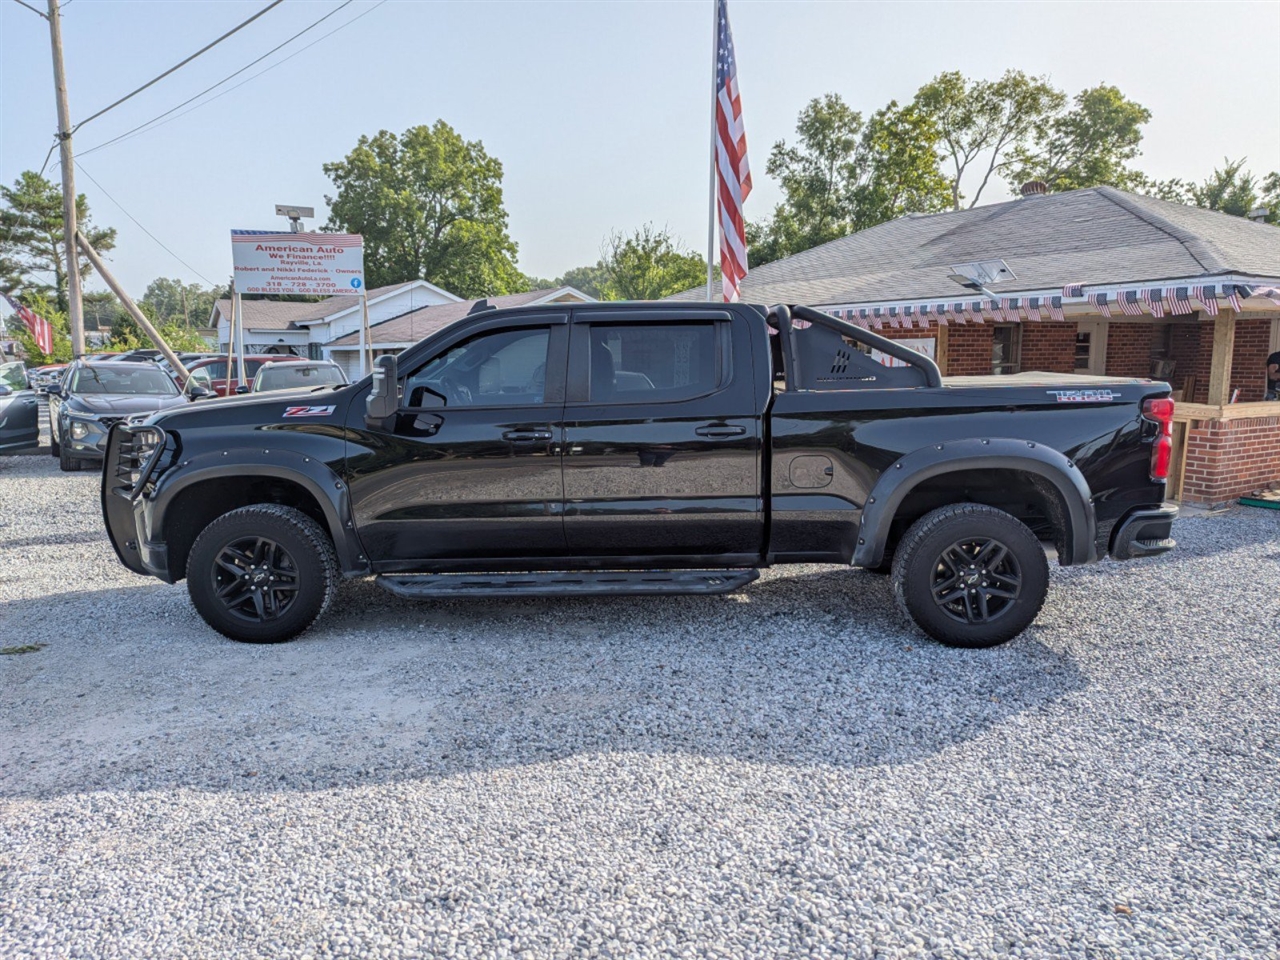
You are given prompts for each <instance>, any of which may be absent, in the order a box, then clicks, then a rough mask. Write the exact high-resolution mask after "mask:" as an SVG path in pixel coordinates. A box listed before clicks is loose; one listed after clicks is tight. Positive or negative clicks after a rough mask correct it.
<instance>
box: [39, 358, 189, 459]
mask: <svg viewBox="0 0 1280 960" xmlns="http://www.w3.org/2000/svg"><path fill="white" fill-rule="evenodd" d="M186 403H187V398H186V397H184V396H183V395H182V393H181V391H179V390H178V388H177V386H176V385H175V384H174V382H173V381H172V380H170V379H169V378H168V377H167V376H165V374H164V372H163V371H162V370H159V369H157V367H156V366H155V364H152V363H136V362H129V361H113V360H106V361H102V362H99V363H88V362H86V361H84V360H77V361H75V362H74V363H72V364H71V366H70V367H69V369H68V370H67V373H66V375H65V376H64V377H63V379H62V382H61V383H60V384H55V385H54V386H52V387H50V388H49V431H50V434H51V436H52V445H53V451H52V452H53V455H54V456H55V457H57V458H58V465H59V466H60V467H61V468H62V469H63V470H79V469H80V467H81V466H82V465H83V464H84V463H85V462H91V461H99V460H101V459H102V456H103V452H104V451H105V450H106V444H107V432H108V431H109V430H110V429H111V426H112V425H113V424H116V423H122V422H126V421H128V422H131V423H141V422H142V421H143V420H145V419H147V418H148V417H150V416H151V415H152V414H154V413H156V412H158V411H160V410H167V409H169V408H171V407H178V406H184V405H185V404H186Z"/></svg>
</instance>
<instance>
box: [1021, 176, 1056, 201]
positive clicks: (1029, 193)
mask: <svg viewBox="0 0 1280 960" xmlns="http://www.w3.org/2000/svg"><path fill="white" fill-rule="evenodd" d="M1020 192H1021V194H1022V196H1023V198H1024V199H1025V198H1027V197H1043V196H1045V195H1046V194H1048V192H1049V185H1048V184H1047V183H1045V182H1044V181H1043V180H1028V181H1027V182H1026V183H1024V184H1023V185H1022V189H1021V191H1020Z"/></svg>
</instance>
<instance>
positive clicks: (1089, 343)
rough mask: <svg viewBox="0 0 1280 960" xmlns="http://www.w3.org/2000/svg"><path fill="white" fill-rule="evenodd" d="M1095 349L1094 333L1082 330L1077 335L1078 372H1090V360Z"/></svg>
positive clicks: (1076, 366) (1076, 365)
mask: <svg viewBox="0 0 1280 960" xmlns="http://www.w3.org/2000/svg"><path fill="white" fill-rule="evenodd" d="M1092 348H1093V331H1092V330H1080V331H1078V332H1077V333H1076V364H1075V369H1076V370H1083V371H1084V372H1085V373H1088V372H1089V360H1090V357H1091V350H1092Z"/></svg>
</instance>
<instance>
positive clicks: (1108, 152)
mask: <svg viewBox="0 0 1280 960" xmlns="http://www.w3.org/2000/svg"><path fill="white" fill-rule="evenodd" d="M1073 103H1074V106H1073V107H1072V108H1071V109H1070V110H1067V111H1065V112H1061V113H1058V114H1057V115H1055V116H1054V117H1052V118H1051V119H1049V120H1046V121H1044V122H1042V123H1040V124H1039V125H1038V130H1037V135H1036V138H1035V143H1034V144H1028V145H1027V146H1023V147H1019V148H1018V149H1016V150H1014V151H1013V155H1012V161H1011V163H1010V164H1009V165H1008V166H1007V167H1006V168H1005V172H1004V178H1005V180H1006V181H1007V182H1008V183H1009V185H1010V186H1011V187H1013V188H1014V189H1017V187H1019V186H1020V185H1022V184H1023V183H1026V182H1027V181H1029V180H1043V181H1044V182H1045V183H1047V184H1048V185H1049V189H1050V191H1052V192H1054V193H1058V192H1061V191H1063V190H1077V189H1079V188H1081V187H1096V186H1104V185H1105V186H1112V187H1117V188H1119V189H1121V190H1134V189H1140V188H1141V187H1142V186H1143V185H1144V184H1145V183H1146V182H1147V181H1146V178H1145V177H1144V176H1143V175H1142V174H1141V173H1140V172H1138V171H1137V170H1134V169H1133V168H1132V167H1130V166H1129V161H1131V160H1133V159H1134V158H1135V157H1137V156H1138V154H1139V153H1140V152H1141V151H1140V150H1139V149H1138V145H1139V144H1140V143H1141V142H1142V125H1143V124H1144V123H1147V122H1148V121H1149V120H1150V119H1151V111H1150V110H1148V109H1147V108H1146V107H1144V106H1142V104H1140V103H1136V102H1134V101H1133V100H1128V99H1126V98H1125V96H1124V94H1122V93H1121V92H1120V91H1119V89H1118V88H1116V87H1113V86H1109V85H1108V84H1100V85H1099V86H1096V87H1093V88H1091V89H1088V90H1083V91H1081V92H1080V93H1079V94H1077V95H1076V97H1075V100H1074V101H1073Z"/></svg>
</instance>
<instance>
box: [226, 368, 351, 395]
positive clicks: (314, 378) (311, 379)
mask: <svg viewBox="0 0 1280 960" xmlns="http://www.w3.org/2000/svg"><path fill="white" fill-rule="evenodd" d="M348 382H349V381H348V380H347V375H346V374H345V373H343V372H342V368H341V367H340V366H338V365H337V364H336V363H334V362H333V361H332V360H304V361H302V362H293V363H277V362H274V361H273V362H271V363H264V364H263V365H262V366H261V367H259V368H258V375H257V376H256V377H254V378H253V386H252V387H251V388H250V389H249V390H244V387H240V388H238V389H237V391H236V392H237V393H239V392H240V391H241V390H244V392H245V393H267V392H270V391H273V390H310V389H313V388H315V387H341V386H345V385H346V384H347V383H348Z"/></svg>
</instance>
